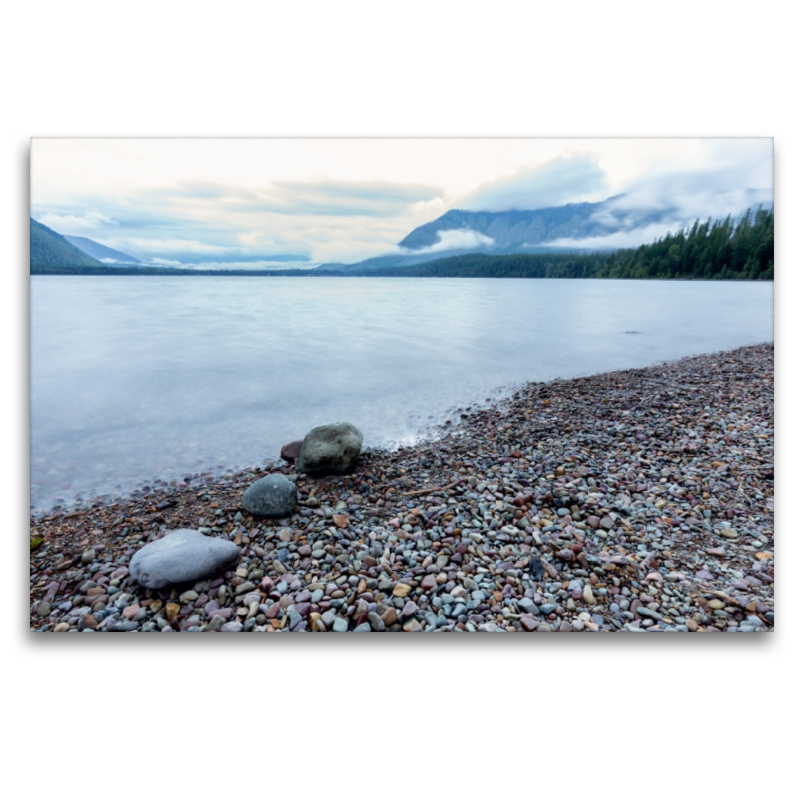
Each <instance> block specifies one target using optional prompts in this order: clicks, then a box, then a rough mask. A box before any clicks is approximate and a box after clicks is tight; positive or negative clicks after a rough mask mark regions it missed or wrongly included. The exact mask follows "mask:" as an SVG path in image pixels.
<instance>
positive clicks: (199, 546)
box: [129, 528, 239, 589]
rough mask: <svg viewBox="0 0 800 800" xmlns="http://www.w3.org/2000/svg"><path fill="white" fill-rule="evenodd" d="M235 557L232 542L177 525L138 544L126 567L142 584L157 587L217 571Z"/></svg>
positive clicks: (209, 575)
mask: <svg viewBox="0 0 800 800" xmlns="http://www.w3.org/2000/svg"><path fill="white" fill-rule="evenodd" d="M238 558H239V548H238V547H237V546H236V545H235V544H234V543H233V542H230V541H228V540H227V539H217V538H214V537H212V536H205V535H204V534H202V533H200V531H196V530H192V529H190V528H180V529H179V530H176V531H171V532H170V533H168V534H167V535H166V536H164V537H163V538H161V539H157V540H156V541H155V542H150V544H146V545H145V546H144V547H142V548H141V550H139V551H138V552H137V553H135V554H134V556H133V558H132V559H131V563H130V566H129V571H130V574H131V576H132V577H133V579H134V580H135V581H136V582H137V583H140V584H141V585H142V586H145V587H147V588H148V589H161V588H162V587H163V586H168V585H169V584H170V583H186V582H188V581H198V580H201V579H202V578H208V577H211V576H212V575H218V574H219V573H220V572H225V570H227V569H228V568H229V567H231V566H233V564H235V563H236V561H237V560H238Z"/></svg>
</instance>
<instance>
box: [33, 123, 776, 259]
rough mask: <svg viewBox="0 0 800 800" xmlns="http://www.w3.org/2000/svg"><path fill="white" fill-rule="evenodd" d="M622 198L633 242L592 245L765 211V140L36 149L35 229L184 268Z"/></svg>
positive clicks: (377, 246)
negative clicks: (641, 215)
mask: <svg viewBox="0 0 800 800" xmlns="http://www.w3.org/2000/svg"><path fill="white" fill-rule="evenodd" d="M748 190H749V191H748ZM620 194H624V195H625V196H624V197H623V198H620V199H619V200H616V201H614V202H615V203H616V204H617V205H618V208H624V209H629V210H630V213H631V215H632V216H631V220H632V222H631V225H630V230H626V231H621V232H620V233H618V234H616V238H612V239H605V240H603V241H597V242H591V243H590V244H591V246H603V245H613V246H625V245H629V244H640V243H641V242H643V241H652V239H653V238H655V237H656V236H659V235H662V234H663V233H665V232H666V230H668V229H671V230H676V229H677V227H679V226H680V225H683V224H690V223H691V222H692V221H693V220H694V219H695V218H696V217H698V216H699V217H701V218H706V217H708V216H713V217H718V216H724V215H725V214H727V213H734V214H736V213H738V212H739V211H741V210H743V209H744V208H746V207H747V205H749V204H751V203H752V202H753V201H754V200H755V201H757V202H767V203H770V204H771V202H772V140H771V139H766V138H761V139H43V138H42V139H34V140H32V145H31V216H32V217H33V218H34V219H36V220H38V221H40V222H42V223H44V224H45V225H47V226H49V227H50V228H52V229H53V230H55V231H57V232H58V233H62V234H71V235H76V236H86V237H88V238H90V239H93V240H95V241H97V242H100V243H101V244H105V245H107V246H109V247H113V248H115V249H117V250H121V251H123V252H125V253H129V254H131V255H134V256H137V257H139V258H142V259H143V260H147V261H155V262H163V263H173V264H176V265H177V264H179V263H182V264H198V265H199V264H202V265H204V266H211V265H214V264H217V265H220V266H223V265H224V266H227V267H230V266H233V265H243V266H248V267H258V266H262V267H263V266H276V267H277V266H281V267H287V266H308V265H311V264H319V263H324V262H330V261H343V262H353V261H358V260H361V259H363V258H368V257H371V256H377V255H383V254H386V253H391V252H400V250H399V249H398V247H397V242H399V241H400V240H401V239H402V238H403V237H404V236H406V234H408V233H409V232H410V231H411V230H413V229H414V228H415V227H417V226H418V225H421V224H423V223H425V222H430V221H432V220H434V219H436V218H437V217H439V216H441V215H442V214H443V213H445V212H446V211H447V210H449V209H451V208H461V209H473V210H487V211H504V210H508V209H518V210H525V209H536V208H544V207H548V206H558V205H564V204H565V203H574V202H583V201H600V200H605V199H607V198H609V197H612V196H616V195H620ZM641 209H657V210H663V212H664V216H663V219H662V220H661V221H660V222H659V223H658V224H655V225H654V224H651V225H649V226H648V227H646V228H645V227H639V226H637V225H636V224H635V223H634V221H633V220H634V218H635V215H636V213H638V212H639V211H640V210H641ZM454 233H457V232H454ZM466 236H467V239H464V238H463V237H462V240H463V241H467V240H468V239H469V234H466ZM473 238H474V241H475V243H476V245H477V244H479V242H480V237H479V236H477V235H475V236H474V237H473ZM442 244H443V245H444V244H446V242H445V243H442ZM561 244H566V245H570V244H574V243H573V242H569V241H564V242H561Z"/></svg>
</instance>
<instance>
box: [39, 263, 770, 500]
mask: <svg viewBox="0 0 800 800" xmlns="http://www.w3.org/2000/svg"><path fill="white" fill-rule="evenodd" d="M772 307H773V286H772V283H722V282H667V281H608V280H491V279H487V280H483V279H434V278H427V279H410V278H313V279H312V278H279V277H276V278H258V277H254V278H248V277H231V278H215V277H196V278H193V277H186V278H185V277H135V276H119V277H115V276H103V277H89V276H35V277H32V278H31V504H32V506H33V507H35V508H36V509H37V510H46V509H49V508H50V507H52V506H53V505H54V504H64V505H68V504H71V503H73V502H75V501H76V499H81V498H82V499H89V498H91V497H93V496H96V495H98V494H106V493H110V494H115V493H126V492H129V491H131V490H133V489H134V488H136V487H137V486H141V485H142V484H143V483H144V482H149V481H152V480H154V479H162V480H173V479H176V478H181V477H183V476H185V475H188V474H196V473H198V472H201V471H206V470H212V471H215V472H216V471H220V470H225V469H227V468H231V467H236V466H245V465H251V464H257V463H261V462H263V461H264V460H265V459H270V460H271V459H275V458H277V457H278V454H279V451H280V448H281V445H283V444H285V443H286V442H289V441H291V440H293V439H301V438H302V437H303V436H304V435H305V433H306V432H307V431H308V430H309V429H310V428H312V427H313V426H314V425H318V424H320V423H323V422H329V421H333V420H347V421H350V422H352V423H354V424H355V425H357V426H358V427H359V428H360V429H361V430H362V431H363V433H364V438H365V444H366V445H370V446H378V445H396V444H398V443H408V442H412V441H414V440H415V439H416V438H418V436H419V435H420V433H421V432H423V431H424V429H425V428H426V427H428V426H430V425H432V424H435V423H440V422H442V421H443V420H444V419H445V418H447V416H448V415H449V414H450V413H453V412H454V411H456V410H457V408H459V407H464V406H468V405H471V404H476V403H482V402H483V401H485V400H486V399H487V398H488V397H490V396H497V394H498V393H500V392H502V390H503V387H505V388H506V389H507V388H509V387H510V386H511V385H513V384H515V383H521V382H524V381H529V380H535V381H544V380H550V379H553V378H570V377H576V376H580V375H590V374H593V373H597V372H604V371H607V370H615V369H627V368H630V367H638V366H644V365H647V364H653V363H657V362H660V361H665V360H671V359H675V358H679V357H681V356H686V355H692V354H699V353H709V352H714V351H718V350H727V349H731V348H734V347H739V346H742V345H746V344H754V343H757V342H764V341H771V340H772V337H773V333H772ZM631 331H635V332H636V333H630V332H631Z"/></svg>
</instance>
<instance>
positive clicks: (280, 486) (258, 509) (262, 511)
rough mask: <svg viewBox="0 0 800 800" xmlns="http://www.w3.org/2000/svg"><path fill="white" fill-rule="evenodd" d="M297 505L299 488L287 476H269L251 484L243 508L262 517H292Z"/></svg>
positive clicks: (244, 497)
mask: <svg viewBox="0 0 800 800" xmlns="http://www.w3.org/2000/svg"><path fill="white" fill-rule="evenodd" d="M296 504H297V486H295V484H294V482H293V481H290V480H289V479H288V478H287V477H286V476H285V475H280V474H278V475H267V477H266V478H259V479H258V480H257V481H256V482H255V483H252V484H250V486H248V487H247V489H246V490H245V493H244V494H243V495H242V508H243V509H244V510H245V511H249V512H250V513H251V514H258V515H259V516H261V517H290V516H291V515H292V511H293V510H294V507H295V505H296Z"/></svg>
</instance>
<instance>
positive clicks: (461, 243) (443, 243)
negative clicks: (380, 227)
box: [397, 228, 494, 255]
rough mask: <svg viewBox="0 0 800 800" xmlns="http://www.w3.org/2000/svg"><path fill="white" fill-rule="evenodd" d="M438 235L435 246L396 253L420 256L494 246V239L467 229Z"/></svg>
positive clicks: (441, 232)
mask: <svg viewBox="0 0 800 800" xmlns="http://www.w3.org/2000/svg"><path fill="white" fill-rule="evenodd" d="M438 233H439V241H438V242H436V243H435V244H432V245H429V246H428V247H421V248H419V249H413V250H412V249H410V248H407V247H398V248H397V251H398V252H402V253H413V254H414V255H420V254H422V253H440V252H442V251H444V250H474V249H476V248H478V247H491V246H492V245H493V244H494V239H492V238H491V237H490V236H484V234H482V233H480V232H479V231H473V230H470V229H469V228H461V229H460V230H449V231H439V232H438Z"/></svg>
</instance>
